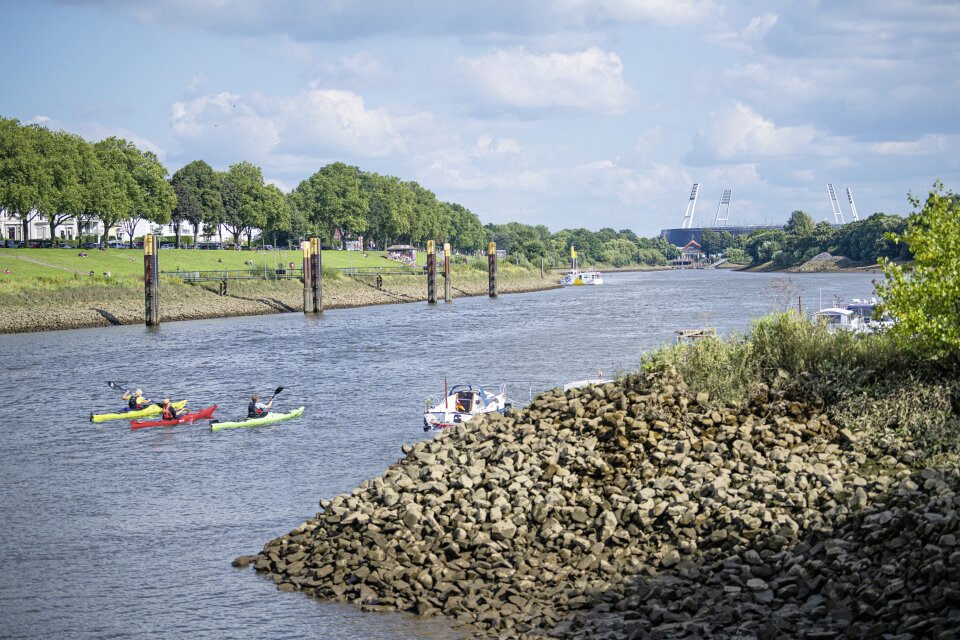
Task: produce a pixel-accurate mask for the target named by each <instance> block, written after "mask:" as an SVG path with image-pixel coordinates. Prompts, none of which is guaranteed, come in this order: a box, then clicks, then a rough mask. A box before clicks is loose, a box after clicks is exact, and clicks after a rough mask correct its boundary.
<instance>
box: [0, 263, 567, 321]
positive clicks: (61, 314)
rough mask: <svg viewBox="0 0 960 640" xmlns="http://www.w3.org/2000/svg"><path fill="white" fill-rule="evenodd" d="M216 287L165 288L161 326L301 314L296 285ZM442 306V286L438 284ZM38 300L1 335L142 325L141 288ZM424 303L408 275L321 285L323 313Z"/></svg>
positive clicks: (476, 281) (421, 286)
mask: <svg viewBox="0 0 960 640" xmlns="http://www.w3.org/2000/svg"><path fill="white" fill-rule="evenodd" d="M478 275H480V276H482V277H470V278H467V279H460V280H454V281H453V292H452V293H453V297H454V298H460V297H464V296H481V295H484V296H485V295H487V282H486V274H478ZM558 286H559V285H558V283H557V280H556V279H555V278H552V277H550V276H549V274H548V275H547V277H544V278H542V279H541V278H540V276H539V274H536V275H532V276H528V275H515V274H511V275H510V276H509V277H504V276H503V275H501V277H500V280H499V283H498V293H499V294H508V293H525V292H532V291H543V290H547V289H555V288H557V287H558ZM216 288H217V287H216V283H208V284H206V285H205V286H198V285H192V286H191V285H184V284H172V283H170V284H168V283H164V284H163V285H161V289H160V321H161V323H162V322H172V321H179V320H201V319H210V318H228V317H234V316H251V315H265V314H270V313H293V312H302V311H303V284H302V283H301V282H300V281H299V280H296V281H294V280H291V281H281V282H262V281H260V282H256V283H251V282H231V283H230V286H229V289H228V295H226V296H221V295H219V294H218V293H217V291H216ZM437 290H438V291H437V293H438V296H439V299H440V301H441V303H442V301H443V281H442V279H441V280H440V282H438V283H437ZM51 297H52V298H54V299H42V300H37V301H31V302H30V303H24V304H3V305H0V333H28V332H35V331H57V330H61V329H80V328H86V327H107V326H116V325H133V324H143V322H144V301H143V289H136V288H132V287H131V288H122V289H121V288H118V289H117V290H115V291H111V292H110V293H109V295H93V294H91V295H90V296H89V297H88V298H87V299H82V300H66V299H65V298H66V297H62V298H61V299H59V300H57V299H55V298H56V296H55V295H54V296H51ZM426 299H427V287H426V282H425V280H423V279H422V278H416V279H415V280H414V279H413V278H411V277H409V276H407V277H404V276H399V277H392V278H385V279H384V283H383V290H379V291H378V290H377V289H376V287H375V286H373V284H372V283H370V284H367V283H366V282H363V281H358V280H353V279H350V278H345V277H344V278H337V279H333V280H329V281H325V282H324V285H323V307H324V309H343V308H351V307H366V306H372V305H380V304H396V303H402V302H417V301H425V300H426Z"/></svg>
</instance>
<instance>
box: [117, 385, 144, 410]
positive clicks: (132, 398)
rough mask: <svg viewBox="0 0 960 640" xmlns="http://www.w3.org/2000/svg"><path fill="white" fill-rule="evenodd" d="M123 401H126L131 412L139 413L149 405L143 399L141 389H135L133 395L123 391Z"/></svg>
mask: <svg viewBox="0 0 960 640" xmlns="http://www.w3.org/2000/svg"><path fill="white" fill-rule="evenodd" d="M123 399H124V400H126V401H127V407H129V408H130V410H131V411H139V410H140V409H143V408H144V407H145V406H147V405H148V404H150V401H149V400H147V399H146V398H144V397H143V391H142V390H141V389H136V390H135V391H134V392H133V393H131V392H130V391H124V392H123Z"/></svg>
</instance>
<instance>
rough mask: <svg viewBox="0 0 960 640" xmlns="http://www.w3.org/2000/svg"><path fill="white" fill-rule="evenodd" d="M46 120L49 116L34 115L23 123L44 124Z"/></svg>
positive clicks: (47, 120) (48, 120) (48, 119)
mask: <svg viewBox="0 0 960 640" xmlns="http://www.w3.org/2000/svg"><path fill="white" fill-rule="evenodd" d="M47 122H50V117H49V116H41V115H35V116H33V117H32V118H30V119H29V120H27V121H26V122H25V123H24V124H46V123H47Z"/></svg>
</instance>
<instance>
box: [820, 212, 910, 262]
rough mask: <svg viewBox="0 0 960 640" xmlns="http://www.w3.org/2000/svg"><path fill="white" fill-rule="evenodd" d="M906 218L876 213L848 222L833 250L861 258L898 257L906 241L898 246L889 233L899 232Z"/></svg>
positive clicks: (853, 257) (901, 230) (851, 257)
mask: <svg viewBox="0 0 960 640" xmlns="http://www.w3.org/2000/svg"><path fill="white" fill-rule="evenodd" d="M906 226H907V221H906V220H904V219H903V218H901V217H900V216H890V215H886V214H883V213H875V214H873V215H872V216H870V217H869V218H867V219H866V220H859V221H857V222H851V223H849V224H845V225H844V226H843V227H842V228H841V229H840V230H839V232H838V233H837V236H836V247H835V248H834V252H835V253H838V254H840V255H843V256H846V257H848V258H850V259H851V260H856V261H858V262H875V261H876V260H878V259H879V258H896V257H898V256H899V255H900V253H901V250H902V248H903V247H906V244H903V245H900V246H898V245H897V243H896V242H894V241H893V240H890V238H889V236H888V234H900V233H902V232H903V230H904V229H905V228H906Z"/></svg>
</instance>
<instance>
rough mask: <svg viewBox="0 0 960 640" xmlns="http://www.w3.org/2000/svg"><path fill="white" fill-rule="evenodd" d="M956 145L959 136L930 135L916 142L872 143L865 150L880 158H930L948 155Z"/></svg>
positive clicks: (958, 141)
mask: <svg viewBox="0 0 960 640" xmlns="http://www.w3.org/2000/svg"><path fill="white" fill-rule="evenodd" d="M958 143H960V135H945V134H940V133H932V134H927V135H924V136H922V137H920V138H918V139H916V140H903V141H889V142H874V143H872V144H869V145H867V150H868V151H870V152H871V153H875V154H877V155H880V156H930V155H938V154H942V153H949V152H951V151H952V150H955V149H956V148H957V145H958Z"/></svg>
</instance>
